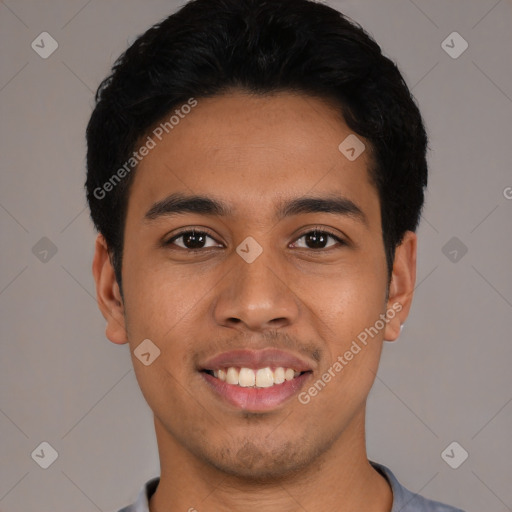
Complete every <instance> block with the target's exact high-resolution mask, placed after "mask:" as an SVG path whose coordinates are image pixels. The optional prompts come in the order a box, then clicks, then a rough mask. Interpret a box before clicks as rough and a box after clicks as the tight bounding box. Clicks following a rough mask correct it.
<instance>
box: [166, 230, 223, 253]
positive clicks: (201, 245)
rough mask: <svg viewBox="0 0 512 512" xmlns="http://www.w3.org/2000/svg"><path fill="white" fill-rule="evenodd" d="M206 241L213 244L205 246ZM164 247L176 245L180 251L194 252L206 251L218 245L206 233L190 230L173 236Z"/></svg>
mask: <svg viewBox="0 0 512 512" xmlns="http://www.w3.org/2000/svg"><path fill="white" fill-rule="evenodd" d="M208 239H210V240H212V241H213V242H214V243H213V244H210V245H205V244H206V243H208ZM178 241H179V242H178ZM165 245H176V246H178V247H181V248H182V249H188V250H191V251H195V250H201V249H207V248H209V247H217V246H218V245H219V244H218V243H217V241H216V240H214V239H213V238H212V237H211V236H210V235H209V234H208V233H206V232H204V231H196V230H190V231H182V232H181V233H178V234H177V235H175V236H173V237H172V238H171V239H170V240H168V241H167V242H166V244H165Z"/></svg>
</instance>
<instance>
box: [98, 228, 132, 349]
mask: <svg viewBox="0 0 512 512" xmlns="http://www.w3.org/2000/svg"><path fill="white" fill-rule="evenodd" d="M92 273H93V276H94V281H95V282H96V300H97V301H98V307H99V308H100V311H101V313H102V314H103V316H104V317H105V320H106V321H107V327H106V330H105V334H106V336H107V338H108V339H109V340H110V341H111V342H112V343H118V344H123V343H127V342H128V337H127V335H126V324H125V316H124V305H123V298H122V296H121V292H120V289H119V285H118V283H117V280H116V276H115V272H114V268H113V266H112V263H111V261H110V257H109V252H108V248H107V243H106V242H105V239H104V237H103V235H101V234H100V235H98V237H97V238H96V246H95V252H94V260H93V263H92Z"/></svg>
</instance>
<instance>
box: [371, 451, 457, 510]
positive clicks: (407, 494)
mask: <svg viewBox="0 0 512 512" xmlns="http://www.w3.org/2000/svg"><path fill="white" fill-rule="evenodd" d="M370 464H371V465H372V466H373V467H374V468H375V469H376V470H377V471H378V472H379V473H381V474H382V475H383V476H384V477H385V478H386V480H387V481H388V482H389V485H390V486H391V490H392V491H393V508H392V509H391V512H399V511H400V512H464V511H463V510H461V509H460V508H456V507H452V506H451V505H447V504H445V503H441V502H440V501H434V500H429V499H428V498H424V497H423V496H420V495H419V494H416V493H413V492H411V491H409V490H408V489H406V488H405V487H404V486H403V485H402V484H400V482H399V481H398V480H397V478H396V477H395V475H394V474H393V472H392V471H391V470H390V469H389V468H387V467H386V466H383V465H382V464H378V463H376V462H373V461H370Z"/></svg>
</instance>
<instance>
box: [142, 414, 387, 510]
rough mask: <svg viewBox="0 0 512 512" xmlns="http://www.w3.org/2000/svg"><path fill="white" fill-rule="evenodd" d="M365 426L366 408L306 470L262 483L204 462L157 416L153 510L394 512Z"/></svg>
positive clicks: (151, 503)
mask: <svg viewBox="0 0 512 512" xmlns="http://www.w3.org/2000/svg"><path fill="white" fill-rule="evenodd" d="M364 423H365V414H364V408H363V409H362V411H361V412H360V413H358V415H356V417H355V418H354V420H353V421H352V422H351V424H350V425H349V426H348V427H347V429H346V430H345V431H344V432H343V433H342V434H341V435H340V436H339V438H338V439H336V440H335V441H334V443H333V444H332V445H331V448H330V449H329V450H328V451H327V452H325V453H324V454H322V455H320V456H318V457H317V458H316V459H315V460H313V461H311V464H310V465H309V466H308V467H307V469H305V470H304V469H303V470H300V472H295V473H293V474H289V475H286V476H284V477H282V478H280V479H278V480H276V479H274V480H272V481H271V482H261V481H259V482H258V481H254V480H249V479H247V478H240V477H237V476H236V475H230V474H226V473H225V472H221V471H219V470H218V469H216V468H214V467H212V466H211V465H210V464H208V463H206V462H205V461H202V460H200V459H199V458H198V457H196V456H194V455H193V454H191V453H190V451H188V450H187V449H186V448H184V447H183V446H182V445H180V444H178V443H177V442H176V440H175V439H174V438H173V436H171V434H170V433H169V432H168V431H167V430H166V429H165V428H164V426H163V425H162V424H161V423H160V422H159V421H158V420H157V419H156V418H155V431H156V435H157V441H158V448H159V455H160V468H161V471H160V483H159V485H158V487H157V490H156V492H155V494H154V495H153V496H152V498H151V499H150V512H175V511H184V510H187V511H190V512H194V511H197V512H213V511H215V512H228V511H229V512H242V511H243V512H260V511H261V510H279V511H280V512H281V511H282V512H303V511H304V510H307V511H308V512H316V511H318V512H320V511H322V512H356V511H360V510H365V511H367V512H390V510H391V507H392V501H393V496H392V492H391V488H390V487H389V484H388V483H387V481H386V479H385V478H384V477H383V476H382V475H381V474H380V473H378V472H377V471H376V470H375V469H374V468H373V467H372V466H371V465H370V463H369V462H368V458H367V455H366V446H365V435H364Z"/></svg>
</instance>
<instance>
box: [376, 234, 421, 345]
mask: <svg viewBox="0 0 512 512" xmlns="http://www.w3.org/2000/svg"><path fill="white" fill-rule="evenodd" d="M416 251H417V236H416V234H415V233H413V232H412V231H406V233H405V235H404V238H403V240H402V243H401V244H400V245H399V246H398V247H397V248H396V250H395V261H394V263H393V272H392V275H391V282H390V285H389V297H388V302H387V309H386V311H387V312H388V319H389V321H388V323H387V324H386V328H385V330H384V339H385V340H386V341H395V340H396V339H397V338H398V336H399V335H400V327H401V325H402V324H403V323H404V322H405V320H406V318H407V316H408V315H409V310H410V309H411V304H412V296H413V293H414V285H415V283H416Z"/></svg>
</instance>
